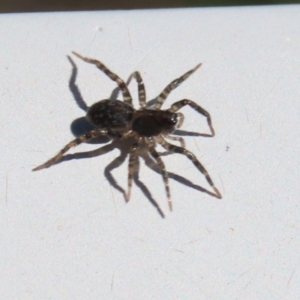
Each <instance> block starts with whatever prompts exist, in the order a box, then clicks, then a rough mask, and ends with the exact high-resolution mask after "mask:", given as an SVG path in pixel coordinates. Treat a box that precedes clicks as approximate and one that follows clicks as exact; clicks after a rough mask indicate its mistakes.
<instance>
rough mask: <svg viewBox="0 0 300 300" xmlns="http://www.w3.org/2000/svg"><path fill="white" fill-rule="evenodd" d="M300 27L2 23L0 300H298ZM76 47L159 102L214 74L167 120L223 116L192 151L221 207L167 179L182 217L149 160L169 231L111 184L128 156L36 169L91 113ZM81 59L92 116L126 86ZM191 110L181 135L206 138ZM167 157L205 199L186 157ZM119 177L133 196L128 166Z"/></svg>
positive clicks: (90, 15)
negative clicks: (118, 86) (136, 79)
mask: <svg viewBox="0 0 300 300" xmlns="http://www.w3.org/2000/svg"><path fill="white" fill-rule="evenodd" d="M299 14H300V6H276V7H251V8H248V7H243V8H217V9H214V8H209V9H186V10H159V11H157V10H153V11H128V12H122V11H116V12H84V13H53V14H23V15H2V16H0V39H1V48H0V68H1V72H0V82H1V98H0V99H1V129H2V130H1V132H2V138H1V139H2V142H1V146H0V151H1V155H0V163H1V173H0V174H1V177H0V179H1V181H0V182H1V207H0V233H1V244H0V245H1V246H0V247H1V253H0V269H1V273H0V274H1V275H0V276H1V277H0V294H1V298H2V299H243V300H245V299H272V300H274V299H299V297H300V284H299V282H300V254H299V253H300V252H299V249H300V230H299V228H300V226H299V221H300V209H299V178H300V176H299V163H300V159H299V146H300V144H299V142H300V137H299V136H300V135H299V128H300V117H299V113H300V104H299V103H300V102H299V100H300V84H299V78H300V21H299ZM71 50H76V51H77V52H79V53H81V54H83V55H86V56H89V57H92V58H97V59H100V60H101V61H103V62H104V63H105V64H106V65H107V66H108V67H109V68H111V69H112V70H113V71H114V72H116V73H118V74H119V76H121V77H122V78H124V79H126V78H127V77H128V76H129V74H130V73H131V72H132V71H134V70H139V71H140V72H141V74H142V76H143V78H144V81H145V84H146V89H147V94H148V99H153V98H154V97H155V96H156V95H157V94H158V93H159V92H160V91H161V90H162V89H163V88H164V87H165V86H166V84H167V83H169V82H170V81H171V80H173V79H175V78H176V77H178V76H179V75H181V74H183V73H184V72H185V71H187V70H189V69H190V68H192V67H194V66H195V65H196V64H197V63H199V62H202V63H203V66H202V67H201V68H200V69H199V70H198V71H197V72H196V73H195V74H193V76H192V77H190V78H189V79H188V80H187V81H186V82H185V83H184V84H182V85H181V86H180V87H179V88H178V89H177V90H176V91H174V92H173V93H172V94H171V95H170V97H169V99H168V100H167V102H166V104H165V105H164V107H165V108H166V107H168V106H169V105H170V104H171V103H172V102H174V101H176V100H179V99H182V98H189V99H193V100H195V101H196V102H197V103H199V104H200V105H202V106H203V107H204V108H206V109H207V110H208V111H209V112H210V113H211V115H212V118H213V124H214V127H215V130H216V137H215V138H213V139H209V138H202V137H186V144H187V148H188V149H190V150H191V151H193V152H194V153H195V154H196V155H197V157H198V158H199V159H200V160H201V161H202V162H203V164H204V165H205V166H206V168H207V169H208V171H209V173H210V175H211V176H212V178H213V180H214V182H215V184H216V186H217V187H218V188H219V189H220V191H221V193H222V195H223V199H222V200H217V199H215V198H213V197H210V196H209V195H207V194H205V193H203V192H200V191H199V190H197V189H194V188H192V187H189V186H186V185H185V184H183V183H180V182H178V181H175V180H172V179H171V180H170V185H171V193H172V199H173V205H174V212H173V213H170V212H169V211H168V207H167V201H166V196H165V191H164V186H163V182H162V178H161V176H160V175H159V174H157V173H155V172H153V171H152V170H151V169H149V168H148V167H146V166H145V165H144V162H143V161H140V165H141V167H140V180H141V181H142V182H143V183H144V185H145V186H146V187H147V188H148V190H149V191H150V192H151V194H152V196H153V198H154V199H155V200H156V201H157V202H158V204H159V205H160V207H161V209H162V210H163V211H164V213H165V215H166V218H165V219H162V218H161V217H160V216H159V214H158V212H157V210H156V209H155V208H154V207H153V206H152V205H151V204H150V202H149V200H148V199H147V198H146V196H145V194H144V193H143V192H142V191H141V189H140V188H138V187H137V186H136V185H135V184H134V186H133V190H132V197H131V201H130V203H128V204H125V202H124V199H123V196H122V194H121V193H120V192H119V191H117V190H116V189H114V188H113V187H111V185H110V184H109V182H108V180H107V179H106V177H105V175H104V169H105V167H106V166H107V165H108V164H109V163H110V162H111V161H113V160H114V158H115V157H117V156H118V153H119V152H118V150H114V151H112V152H109V153H108V154H105V155H100V156H98V157H92V158H87V159H77V160H76V159H73V160H70V161H66V162H63V163H61V164H58V165H55V166H53V167H51V168H49V169H46V170H42V171H39V172H31V169H32V168H33V167H35V166H37V165H39V164H41V163H43V162H44V161H45V160H47V159H48V158H50V157H52V156H53V155H54V154H55V153H56V152H57V151H58V150H60V149H61V148H62V146H64V145H65V144H66V143H67V142H68V141H70V140H71V139H73V138H74V137H73V135H72V133H71V131H70V124H71V123H72V122H73V121H74V120H76V119H77V118H80V117H82V116H84V112H83V111H82V110H80V108H78V106H77V105H76V102H75V100H74V97H73V95H72V93H71V91H70V89H69V80H70V76H71V72H72V66H71V64H70V62H69V61H68V60H67V58H66V55H70V53H71ZM73 60H74V62H75V63H76V65H77V68H78V76H77V85H78V87H79V88H80V90H81V93H82V96H83V98H84V100H85V101H86V103H87V104H88V105H91V104H92V103H94V102H96V101H97V100H100V99H104V98H107V97H108V96H109V95H110V94H111V92H112V90H113V89H114V88H115V84H114V83H113V82H111V81H110V80H109V79H107V78H106V76H105V75H103V74H102V73H101V72H100V71H98V70H97V69H96V68H94V67H93V66H92V65H88V64H86V63H84V62H81V61H79V60H78V59H76V58H73ZM130 88H131V89H132V90H133V95H134V97H135V101H136V102H135V105H137V100H136V93H135V91H136V88H135V87H134V84H132V85H130ZM120 98H121V97H120ZM182 111H183V112H184V114H185V116H186V120H185V123H184V125H183V129H186V130H190V131H202V132H205V131H207V126H206V123H205V119H204V118H203V117H202V116H200V115H198V114H196V113H195V112H193V111H192V110H191V109H189V108H184V109H183V110H182ZM99 146H101V145H91V144H87V145H82V146H80V147H77V149H74V152H84V151H90V150H92V149H96V148H97V147H99ZM227 147H228V148H227ZM163 159H164V161H165V163H166V166H167V169H168V170H169V171H170V172H174V173H176V174H178V175H180V176H182V177H184V178H186V179H187V180H190V181H192V182H193V183H194V184H196V185H200V186H203V187H205V188H209V187H208V185H207V183H206V181H205V179H204V178H203V176H202V175H201V174H200V173H199V172H198V171H197V170H196V169H195V168H194V166H193V165H192V164H191V163H190V162H189V161H188V160H187V159H186V158H184V157H182V156H180V155H170V156H164V157H163ZM112 174H113V176H114V177H115V179H116V181H117V182H118V184H119V185H120V186H121V187H122V188H123V189H126V187H127V161H126V162H125V163H124V164H122V165H121V166H120V167H118V168H116V169H114V170H113V172H112Z"/></svg>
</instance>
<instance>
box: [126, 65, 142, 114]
mask: <svg viewBox="0 0 300 300" xmlns="http://www.w3.org/2000/svg"><path fill="white" fill-rule="evenodd" d="M132 77H133V78H134V79H135V80H136V82H137V84H138V93H139V103H140V106H141V107H144V108H145V107H146V89H145V85H144V82H143V79H142V76H141V74H140V72H138V71H136V72H133V73H132V74H131V75H130V76H129V78H128V80H127V82H126V84H127V85H129V83H130V81H131V79H132Z"/></svg>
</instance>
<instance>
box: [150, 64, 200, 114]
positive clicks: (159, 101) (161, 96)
mask: <svg viewBox="0 0 300 300" xmlns="http://www.w3.org/2000/svg"><path fill="white" fill-rule="evenodd" d="M201 65H202V64H198V65H197V66H196V67H195V68H193V69H191V70H189V71H188V72H186V73H184V74H183V75H182V76H180V77H179V78H176V79H175V80H173V81H172V82H170V83H169V84H168V85H167V86H166V87H165V88H164V90H163V91H162V92H161V93H160V94H159V95H158V96H157V97H156V104H155V109H160V108H161V106H162V105H163V103H164V102H165V100H166V99H167V97H168V96H169V94H170V93H171V92H172V91H173V90H174V89H176V88H177V87H178V86H179V85H180V84H181V83H182V82H184V81H185V80H186V79H187V78H189V77H190V75H192V74H193V73H194V72H195V71H196V70H197V69H199V68H200V67H201Z"/></svg>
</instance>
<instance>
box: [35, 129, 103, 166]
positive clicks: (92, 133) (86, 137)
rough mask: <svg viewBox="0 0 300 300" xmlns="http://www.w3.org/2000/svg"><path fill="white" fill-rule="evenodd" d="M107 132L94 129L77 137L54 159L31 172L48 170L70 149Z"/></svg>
mask: <svg viewBox="0 0 300 300" xmlns="http://www.w3.org/2000/svg"><path fill="white" fill-rule="evenodd" d="M107 134H108V132H107V130H105V129H94V130H91V131H90V132H88V133H86V134H83V135H81V136H79V137H78V138H76V139H75V140H73V141H71V142H70V143H68V144H67V145H66V146H65V147H64V148H62V149H61V150H60V151H59V153H58V154H57V155H55V156H54V157H52V158H51V159H49V160H48V161H46V162H45V163H43V164H42V165H40V166H38V167H36V168H34V169H33V170H32V171H39V170H41V169H44V168H48V167H50V166H52V165H53V164H55V163H56V162H58V161H59V160H60V159H61V157H62V156H63V155H64V154H65V153H66V152H67V151H68V150H69V149H70V148H72V147H75V146H77V145H79V144H81V143H84V142H86V141H88V140H90V139H93V138H95V137H98V136H101V135H107Z"/></svg>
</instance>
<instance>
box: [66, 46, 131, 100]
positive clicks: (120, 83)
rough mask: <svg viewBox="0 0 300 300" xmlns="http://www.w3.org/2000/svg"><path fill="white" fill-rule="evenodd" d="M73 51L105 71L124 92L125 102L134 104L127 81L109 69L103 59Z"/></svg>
mask: <svg viewBox="0 0 300 300" xmlns="http://www.w3.org/2000/svg"><path fill="white" fill-rule="evenodd" d="M72 53H73V54H74V55H75V56H77V57H78V58H80V59H82V60H83V61H85V62H87V63H89V64H93V65H95V66H96V67H97V68H98V69H99V70H101V71H102V72H104V73H105V74H106V75H107V76H108V77H109V78H110V79H111V80H113V81H115V82H116V83H117V84H118V86H119V88H120V90H121V92H122V94H123V99H124V102H126V103H128V104H132V98H131V95H130V92H129V90H128V88H127V86H126V84H125V82H124V81H123V80H122V79H121V78H120V77H119V76H118V75H117V74H115V73H113V72H112V71H111V70H109V69H108V68H107V67H106V66H105V65H104V64H103V63H102V62H101V61H99V60H96V59H92V58H88V57H84V56H82V55H80V54H78V53H76V52H74V51H72Z"/></svg>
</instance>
